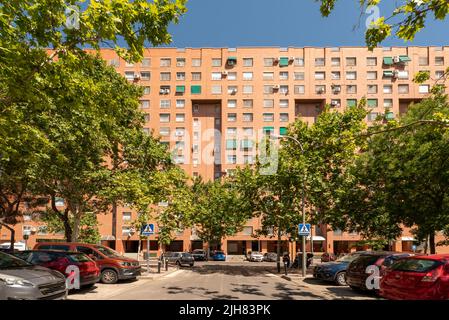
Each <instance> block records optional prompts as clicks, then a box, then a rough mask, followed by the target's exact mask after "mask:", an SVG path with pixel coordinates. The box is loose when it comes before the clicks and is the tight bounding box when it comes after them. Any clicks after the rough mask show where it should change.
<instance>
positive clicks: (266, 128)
mask: <svg viewBox="0 0 449 320" xmlns="http://www.w3.org/2000/svg"><path fill="white" fill-rule="evenodd" d="M263 132H264V133H272V132H274V127H263Z"/></svg>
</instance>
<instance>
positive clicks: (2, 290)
mask: <svg viewBox="0 0 449 320" xmlns="http://www.w3.org/2000/svg"><path fill="white" fill-rule="evenodd" d="M66 298H67V288H66V280H65V277H64V275H62V274H61V273H60V272H58V271H55V270H50V269H47V268H44V267H39V266H35V265H32V264H30V263H28V262H25V261H23V260H21V259H19V258H16V257H14V256H12V255H9V254H6V253H3V252H0V299H3V300H4V299H8V300H37V299H43V300H56V299H66Z"/></svg>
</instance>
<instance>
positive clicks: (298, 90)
mask: <svg viewBox="0 0 449 320" xmlns="http://www.w3.org/2000/svg"><path fill="white" fill-rule="evenodd" d="M294 90H295V94H304V93H305V86H303V85H296V86H295V88H294Z"/></svg>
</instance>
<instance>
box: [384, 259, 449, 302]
mask: <svg viewBox="0 0 449 320" xmlns="http://www.w3.org/2000/svg"><path fill="white" fill-rule="evenodd" d="M380 295H381V296H382V297H384V298H387V299H392V300H446V299H449V254H445V255H444V254H434V255H428V256H414V257H410V258H405V259H402V260H400V261H398V262H396V263H394V264H393V265H392V266H391V267H390V269H389V270H387V271H386V274H385V275H384V277H383V278H382V280H381V282H380Z"/></svg>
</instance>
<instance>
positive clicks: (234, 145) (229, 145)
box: [226, 139, 237, 150]
mask: <svg viewBox="0 0 449 320" xmlns="http://www.w3.org/2000/svg"><path fill="white" fill-rule="evenodd" d="M236 148H237V140H235V139H232V140H226V149H227V150H232V149H236Z"/></svg>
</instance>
